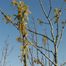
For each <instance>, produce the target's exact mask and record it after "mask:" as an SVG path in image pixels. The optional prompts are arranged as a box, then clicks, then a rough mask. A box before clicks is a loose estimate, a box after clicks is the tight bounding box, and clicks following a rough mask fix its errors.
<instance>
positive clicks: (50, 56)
mask: <svg viewBox="0 0 66 66" xmlns="http://www.w3.org/2000/svg"><path fill="white" fill-rule="evenodd" d="M64 1H65V0H64ZM38 2H39V5H40V7H41V10H42V11H41V12H42V14H43V16H44V19H46V21H43V20H42V19H41V18H40V17H39V18H37V22H38V23H39V24H38V23H37V22H36V20H35V19H34V17H31V19H32V24H33V26H30V25H28V15H29V14H30V11H29V8H28V6H27V5H25V3H24V2H23V1H16V0H13V1H12V4H13V5H14V6H15V7H16V9H17V12H18V13H17V14H15V15H14V18H11V17H10V16H8V15H6V14H5V13H4V12H3V11H2V10H0V12H1V14H2V15H3V16H4V18H5V20H6V23H7V24H8V23H10V24H12V25H13V26H14V27H16V28H17V30H18V31H19V33H20V37H18V38H17V41H19V42H21V48H20V50H21V55H20V60H21V62H22V61H23V63H24V66H27V60H29V62H30V65H31V66H35V65H36V64H40V65H41V66H52V65H53V66H58V47H59V45H60V42H61V38H62V35H63V31H64V27H65V24H66V21H65V20H62V21H60V16H61V14H62V12H63V11H62V8H54V9H52V1H51V0H48V2H49V9H48V13H47V12H46V11H45V7H44V4H43V3H44V1H42V0H38ZM52 11H53V12H54V14H53V16H51V13H52ZM38 25H40V27H42V28H43V29H41V30H39V29H38ZM46 26H48V27H46ZM44 29H45V30H46V31H45V30H44ZM28 32H29V33H28ZM48 32H49V34H48ZM51 45H52V47H50V46H51ZM51 48H52V49H51Z"/></svg>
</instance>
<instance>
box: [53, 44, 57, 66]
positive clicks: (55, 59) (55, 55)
mask: <svg viewBox="0 0 66 66" xmlns="http://www.w3.org/2000/svg"><path fill="white" fill-rule="evenodd" d="M54 50H55V51H54V62H55V64H56V65H54V66H58V58H57V55H58V54H57V47H56V44H54Z"/></svg>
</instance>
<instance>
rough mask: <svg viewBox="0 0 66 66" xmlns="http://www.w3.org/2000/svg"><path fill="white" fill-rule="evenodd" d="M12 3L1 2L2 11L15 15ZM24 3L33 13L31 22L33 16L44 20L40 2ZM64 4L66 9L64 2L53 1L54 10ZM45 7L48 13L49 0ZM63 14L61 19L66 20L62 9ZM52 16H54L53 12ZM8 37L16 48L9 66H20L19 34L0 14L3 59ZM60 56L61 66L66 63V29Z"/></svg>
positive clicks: (6, 0) (10, 57)
mask: <svg viewBox="0 0 66 66" xmlns="http://www.w3.org/2000/svg"><path fill="white" fill-rule="evenodd" d="M10 1H11V0H0V9H2V10H3V11H4V12H5V13H8V14H12V13H13V14H14V13H15V10H14V7H13V6H11V4H10ZM24 1H25V3H26V4H28V6H29V8H30V11H31V12H32V14H31V15H30V17H29V22H30V21H31V20H30V18H31V16H34V17H35V20H36V19H37V18H38V17H39V18H42V19H43V18H44V16H43V15H42V12H41V8H40V5H39V2H38V0H24ZM44 1H45V0H44ZM63 4H64V6H63V8H65V7H66V3H64V2H63V0H52V7H53V8H56V7H58V8H61V7H62V5H63ZM44 7H45V9H46V12H48V7H49V3H48V0H46V1H45V4H44ZM62 12H63V15H62V17H61V20H62V19H66V11H64V10H63V9H62ZM52 14H53V12H52ZM52 14H51V16H52ZM45 20H46V19H45ZM30 25H31V24H30ZM39 31H40V27H39ZM8 35H9V39H8V43H10V46H12V47H14V49H13V51H12V53H11V54H10V55H9V57H8V64H9V65H10V64H11V65H12V66H20V65H19V64H20V61H19V59H18V55H19V48H20V43H18V42H17V41H16V37H19V32H18V30H17V29H16V28H15V27H13V26H12V25H10V24H5V23H4V21H3V20H2V16H1V14H0V58H1V49H2V47H4V42H5V40H6V39H7V37H8ZM58 55H59V57H58V59H59V64H61V63H63V62H64V61H66V28H65V31H64V33H63V37H62V41H61V44H60V46H59V54H58ZM7 66H8V65H7ZM21 66H22V65H21Z"/></svg>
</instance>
